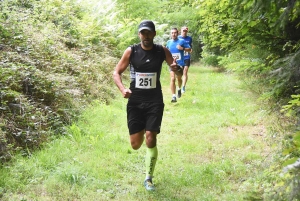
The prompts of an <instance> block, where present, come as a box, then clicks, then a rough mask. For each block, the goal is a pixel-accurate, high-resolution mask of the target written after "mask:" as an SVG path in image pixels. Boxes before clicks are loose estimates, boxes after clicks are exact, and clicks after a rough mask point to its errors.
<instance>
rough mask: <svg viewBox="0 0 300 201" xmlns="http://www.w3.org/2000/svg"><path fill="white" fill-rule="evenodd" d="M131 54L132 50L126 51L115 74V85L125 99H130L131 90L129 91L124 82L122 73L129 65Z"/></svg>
mask: <svg viewBox="0 0 300 201" xmlns="http://www.w3.org/2000/svg"><path fill="white" fill-rule="evenodd" d="M130 54H131V48H130V47H128V48H127V49H126V50H125V51H124V54H123V56H122V57H121V59H120V61H119V62H118V64H117V65H116V68H115V70H114V73H113V79H114V82H115V84H116V85H117V86H118V88H119V90H120V92H121V93H122V95H123V97H124V98H129V97H130V95H131V90H130V89H127V88H126V87H125V86H124V85H123V82H122V73H123V72H124V71H125V70H126V68H127V67H128V65H129V59H130Z"/></svg>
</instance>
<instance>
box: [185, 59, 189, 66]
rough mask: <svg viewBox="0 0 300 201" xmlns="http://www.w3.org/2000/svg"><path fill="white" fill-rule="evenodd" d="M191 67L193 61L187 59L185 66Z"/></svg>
mask: <svg viewBox="0 0 300 201" xmlns="http://www.w3.org/2000/svg"><path fill="white" fill-rule="evenodd" d="M190 65H191V60H190V59H185V60H184V66H187V67H190Z"/></svg>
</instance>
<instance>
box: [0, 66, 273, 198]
mask: <svg viewBox="0 0 300 201" xmlns="http://www.w3.org/2000/svg"><path fill="white" fill-rule="evenodd" d="M162 84H163V92H164V99H165V112H164V117H163V123H162V129H161V133H160V134H159V135H158V151H159V159H158V161H157V165H156V169H155V178H154V182H155V184H156V187H157V191H156V192H154V193H149V192H146V191H145V189H144V188H143V186H142V182H143V179H144V155H145V145H143V146H142V147H141V149H140V150H138V151H134V150H132V149H131V147H130V143H129V136H128V130H127V125H126V100H125V99H123V98H122V97H121V94H117V97H118V98H117V99H116V100H115V101H114V102H113V103H112V104H111V105H106V104H103V103H101V102H95V103H94V104H92V105H91V106H90V107H89V108H87V109H86V111H85V113H84V114H83V115H82V117H81V118H80V121H78V122H77V123H76V124H73V125H72V126H70V128H69V133H70V135H68V136H64V137H61V138H59V139H56V140H54V141H52V142H51V143H49V144H47V145H46V146H45V147H44V148H43V149H42V150H40V151H37V152H35V153H33V155H32V156H31V157H30V158H22V157H21V156H19V157H16V158H15V159H14V161H12V163H10V164H7V165H5V166H4V167H2V168H1V169H0V196H1V197H0V199H1V200H23V201H25V200H42V201H43V200H51V201H53V200H57V201H60V200H61V201H65V200H122V201H124V200H128V201H131V200H180V201H182V200H199V201H206V200H207V201H210V200H212V201H215V200H220V201H221V200H222V201H223V200H230V201H231V200H245V199H247V198H246V197H245V196H246V194H247V193H248V192H249V191H257V190H258V189H255V188H256V186H251V185H249V182H250V179H251V181H253V180H254V181H255V179H257V180H258V181H259V179H260V178H261V177H262V174H263V170H264V169H265V168H266V165H268V164H269V163H272V161H270V160H269V159H267V155H268V156H269V158H272V157H270V154H271V155H272V154H274V153H273V151H274V150H272V148H271V145H272V143H271V142H270V137H269V134H268V132H269V130H274V129H277V128H274V126H275V125H273V124H272V123H271V122H272V121H273V119H274V118H276V117H274V116H270V114H267V112H266V111H265V110H263V109H262V108H261V106H260V105H259V104H258V103H256V101H255V97H254V96H253V95H252V94H250V93H248V92H247V91H246V90H244V89H243V87H242V83H241V82H240V81H238V79H237V78H236V77H235V76H234V75H232V74H226V73H220V72H218V71H217V70H216V69H214V68H209V67H203V66H201V65H200V64H193V65H192V66H191V68H190V71H189V81H188V85H187V91H186V93H185V94H183V96H182V98H180V99H178V102H177V103H175V104H174V103H171V92H170V89H169V74H168V70H167V67H164V69H163V72H162ZM248 181H249V182H248ZM258 186H259V185H258Z"/></svg>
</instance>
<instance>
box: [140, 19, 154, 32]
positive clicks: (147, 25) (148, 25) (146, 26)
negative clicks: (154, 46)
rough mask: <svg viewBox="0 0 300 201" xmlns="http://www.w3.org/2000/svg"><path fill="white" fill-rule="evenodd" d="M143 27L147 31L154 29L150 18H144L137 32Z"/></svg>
mask: <svg viewBox="0 0 300 201" xmlns="http://www.w3.org/2000/svg"><path fill="white" fill-rule="evenodd" d="M144 29H147V30H149V31H152V32H154V31H155V25H154V23H153V22H152V21H151V20H144V21H142V22H141V24H140V25H139V32H140V31H142V30H144Z"/></svg>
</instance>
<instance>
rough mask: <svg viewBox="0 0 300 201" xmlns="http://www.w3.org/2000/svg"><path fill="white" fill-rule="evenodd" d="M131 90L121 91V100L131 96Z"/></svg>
mask: <svg viewBox="0 0 300 201" xmlns="http://www.w3.org/2000/svg"><path fill="white" fill-rule="evenodd" d="M131 93H132V92H131V90H130V89H124V90H123V91H122V94H123V98H129V97H130V96H131Z"/></svg>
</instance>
